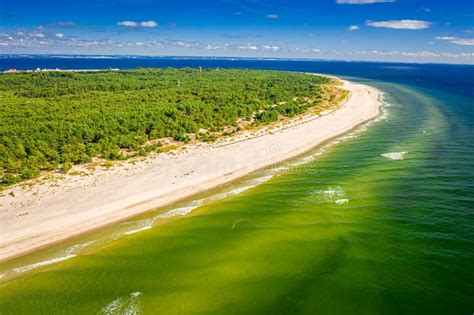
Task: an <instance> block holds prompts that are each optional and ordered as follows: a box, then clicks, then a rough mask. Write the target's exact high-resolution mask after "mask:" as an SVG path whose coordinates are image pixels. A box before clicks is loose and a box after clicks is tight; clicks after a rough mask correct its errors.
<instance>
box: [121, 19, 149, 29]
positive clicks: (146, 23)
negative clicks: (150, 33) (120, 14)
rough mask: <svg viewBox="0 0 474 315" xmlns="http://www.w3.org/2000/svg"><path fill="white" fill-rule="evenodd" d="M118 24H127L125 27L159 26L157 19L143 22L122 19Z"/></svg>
mask: <svg viewBox="0 0 474 315" xmlns="http://www.w3.org/2000/svg"><path fill="white" fill-rule="evenodd" d="M117 25H119V26H125V27H149V28H152V27H157V26H158V23H156V22H155V21H142V22H135V21H121V22H117Z"/></svg>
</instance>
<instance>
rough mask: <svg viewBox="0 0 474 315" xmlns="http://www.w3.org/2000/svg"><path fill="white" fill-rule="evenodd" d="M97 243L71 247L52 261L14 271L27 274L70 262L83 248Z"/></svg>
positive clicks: (91, 242) (44, 261)
mask: <svg viewBox="0 0 474 315" xmlns="http://www.w3.org/2000/svg"><path fill="white" fill-rule="evenodd" d="M95 242H96V241H90V242H87V243H82V244H76V245H73V246H71V247H69V248H66V249H65V250H63V251H61V253H60V254H59V256H58V257H55V258H51V259H48V260H43V261H40V262H37V263H34V264H30V265H26V266H21V267H18V268H14V269H13V271H14V272H16V273H23V272H26V271H30V270H32V269H36V268H38V267H43V266H47V265H52V264H55V263H59V262H62V261H65V260H68V259H70V258H73V257H76V256H77V253H78V252H79V251H80V250H81V249H83V248H85V247H87V246H89V245H91V244H93V243H95Z"/></svg>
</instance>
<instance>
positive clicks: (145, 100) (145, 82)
mask: <svg viewBox="0 0 474 315" xmlns="http://www.w3.org/2000/svg"><path fill="white" fill-rule="evenodd" d="M328 83H329V79H327V78H323V77H318V76H314V75H306V74H301V73H288V72H275V71H257V70H218V69H212V70H199V69H189V68H186V69H137V70H130V71H104V72H88V73H72V72H39V73H3V74H0V167H1V168H2V169H3V176H2V180H1V183H2V185H10V184H13V183H15V182H18V181H21V180H26V179H29V178H33V177H35V176H37V175H38V174H39V172H40V171H42V170H56V169H58V168H59V167H62V169H63V171H67V169H68V168H69V167H70V166H71V165H72V164H78V163H87V162H89V161H90V160H91V158H92V157H96V156H97V157H103V158H106V159H122V158H124V155H123V151H124V150H123V149H127V150H128V151H131V152H138V153H139V154H146V153H147V152H149V151H152V150H157V147H158V146H159V145H149V142H148V141H149V140H152V139H159V138H164V137H173V138H174V139H175V140H177V141H183V142H186V141H188V139H189V135H190V134H196V135H197V137H198V139H202V140H206V139H211V138H212V137H211V136H210V135H211V134H212V132H218V131H222V130H224V128H225V127H229V126H235V127H237V124H238V122H239V119H240V120H241V119H245V120H247V121H253V123H254V124H260V123H268V122H271V121H275V120H277V119H278V118H279V117H282V116H293V115H296V114H299V113H301V112H303V111H305V110H306V109H307V108H308V107H310V106H314V105H317V104H318V102H319V101H320V100H321V99H322V96H323V93H324V88H323V87H322V86H323V85H325V84H328ZM305 97H311V98H312V102H307V101H304V99H305ZM201 129H205V130H207V131H209V133H199V130H201ZM147 143H148V144H147Z"/></svg>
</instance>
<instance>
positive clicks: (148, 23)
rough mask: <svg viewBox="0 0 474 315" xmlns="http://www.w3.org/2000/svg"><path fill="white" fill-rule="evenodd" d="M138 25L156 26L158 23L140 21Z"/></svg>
mask: <svg viewBox="0 0 474 315" xmlns="http://www.w3.org/2000/svg"><path fill="white" fill-rule="evenodd" d="M140 26H141V27H157V26H158V23H156V22H155V21H143V22H140Z"/></svg>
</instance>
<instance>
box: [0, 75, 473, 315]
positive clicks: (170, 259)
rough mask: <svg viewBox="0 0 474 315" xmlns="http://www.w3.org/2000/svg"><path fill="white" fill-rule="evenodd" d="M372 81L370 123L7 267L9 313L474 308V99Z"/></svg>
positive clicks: (3, 297)
mask: <svg viewBox="0 0 474 315" xmlns="http://www.w3.org/2000/svg"><path fill="white" fill-rule="evenodd" d="M431 82H432V81H431ZM366 83H369V84H371V85H374V86H376V87H378V88H379V89H381V90H383V91H384V92H385V95H384V100H385V102H386V103H387V106H386V107H384V110H383V113H382V115H381V116H380V117H379V118H378V119H376V120H375V121H373V122H371V123H369V124H367V125H363V126H359V127H358V128H357V129H356V130H354V131H352V132H350V133H348V134H346V135H344V136H341V137H339V138H337V139H333V140H331V141H329V142H328V143H326V144H324V145H323V146H321V147H318V148H315V149H314V150H313V151H311V152H308V153H307V154H305V155H303V156H301V157H298V158H295V159H293V160H291V161H288V162H285V163H282V164H280V165H276V166H274V167H272V168H268V169H265V170H262V171H260V172H257V173H255V174H252V175H250V176H247V177H246V178H243V179H242V180H240V181H238V182H235V183H233V184H231V185H227V186H225V187H221V188H219V189H216V190H214V191H210V192H208V193H206V194H204V195H201V196H198V197H196V198H192V199H190V200H186V201H183V202H182V203H181V204H179V205H175V206H172V207H167V208H164V209H157V210H156V211H154V212H152V213H149V214H147V215H145V216H142V217H139V218H134V219H133V220H130V221H128V222H124V223H121V224H119V225H116V226H114V227H110V228H106V229H104V230H102V231H99V232H96V233H93V234H91V235H87V236H84V237H81V238H80V239H76V240H72V241H70V242H67V243H65V244H61V245H60V246H56V247H54V248H49V249H46V250H43V251H40V252H38V253H35V254H32V255H28V256H26V257H23V258H20V259H17V260H14V261H11V262H8V263H6V264H3V265H2V266H1V267H0V275H1V274H4V277H3V279H1V280H0V281H1V282H0V313H1V314H222V313H232V314H244V313H245V314H471V313H472V312H473V311H474V298H473V297H474V268H473V267H472V266H473V263H474V241H473V240H474V224H473V223H474V213H473V204H474V202H473V201H474V159H472V155H473V153H474V147H473V143H472V136H473V121H474V119H473V112H472V111H473V109H472V106H473V98H472V95H471V94H469V92H468V93H465V90H459V88H460V86H459V85H457V86H456V87H453V88H446V87H445V86H444V85H442V84H440V85H439V86H437V87H435V86H433V85H431V86H429V85H428V84H426V85H423V86H422V85H416V84H413V83H412V82H408V81H407V82H393V81H392V82H387V81H384V82H382V81H377V80H375V79H371V80H370V81H367V82H366ZM176 209H180V210H179V211H178V212H179V213H184V212H189V213H188V214H187V215H185V216H173V217H169V218H167V215H163V214H164V213H168V214H169V213H170V212H168V211H174V212H171V213H177V211H175V210H176ZM132 232H133V233H132ZM135 232H136V233H135Z"/></svg>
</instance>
